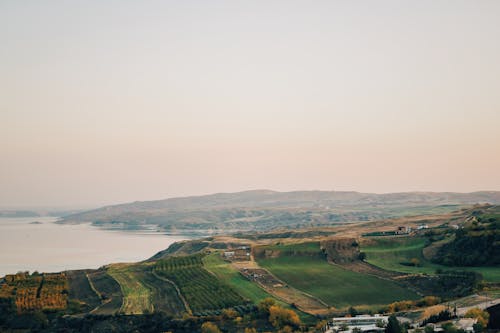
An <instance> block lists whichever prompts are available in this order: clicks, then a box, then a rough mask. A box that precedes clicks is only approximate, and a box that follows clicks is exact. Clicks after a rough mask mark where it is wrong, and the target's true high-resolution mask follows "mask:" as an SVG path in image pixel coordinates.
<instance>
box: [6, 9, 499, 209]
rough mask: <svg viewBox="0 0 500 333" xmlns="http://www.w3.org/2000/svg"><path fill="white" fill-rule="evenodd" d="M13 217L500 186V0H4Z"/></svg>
mask: <svg viewBox="0 0 500 333" xmlns="http://www.w3.org/2000/svg"><path fill="white" fill-rule="evenodd" d="M0 41H1V43H0V207H34V206H37V207H38V206H39V207H42V206H50V207H83V206H99V205H105V204H113V203H119V202H128V201H135V200H154V199H162V198H168V197H174V196H187V195H198V194H208V193H216V192H234V191H242V190H249V189H273V190H279V191H290V190H338V191H342V190H353V191H360V192H375V193H386V192H404V191H458V192H469V191H477V190H500V130H499V129H498V128H499V125H500V60H499V59H500V42H499V41H500V1H496V0H491V1H487V0H474V1H473V0H470V1H462V0H440V1H435V0H419V1H405V0H403V1H401V0H394V1H389V0H381V1H351V0H346V1H330V0H329V1H319V0H318V1H293V0H287V1H272V0H266V1H239V0H227V1H218V0H214V1H205V0H204V1H194V0H193V1H190V0H183V1H130V0H119V1H118V0H116V1H112V0H109V1H98V0H85V1H44V0H36V1H35V0H34V1H16V0H12V1H7V0H0Z"/></svg>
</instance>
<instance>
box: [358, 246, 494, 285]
mask: <svg viewBox="0 0 500 333" xmlns="http://www.w3.org/2000/svg"><path fill="white" fill-rule="evenodd" d="M371 240H372V241H373V242H374V244H371V245H368V246H363V247H362V249H361V251H363V252H365V253H366V261H367V262H369V263H370V264H372V265H375V266H378V267H380V268H383V269H386V270H390V271H395V272H402V273H426V274H434V273H435V272H436V270H438V269H441V270H444V271H446V270H461V271H464V270H465V271H474V272H477V273H481V274H482V275H483V277H484V279H485V280H486V281H489V282H500V267H449V266H444V265H439V264H434V263H432V262H430V261H428V260H426V259H425V258H424V256H423V255H422V250H423V249H424V247H425V246H426V239H425V238H424V237H390V238H372V239H371ZM412 258H416V259H418V260H419V262H420V264H419V266H407V265H404V264H402V263H407V262H409V261H410V260H411V259H412Z"/></svg>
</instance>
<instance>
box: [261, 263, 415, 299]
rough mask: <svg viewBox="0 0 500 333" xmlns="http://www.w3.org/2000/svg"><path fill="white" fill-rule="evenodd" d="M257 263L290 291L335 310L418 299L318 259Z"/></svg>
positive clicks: (365, 276) (408, 293) (402, 289)
mask: <svg viewBox="0 0 500 333" xmlns="http://www.w3.org/2000/svg"><path fill="white" fill-rule="evenodd" d="M258 262H259V264H260V265H261V266H262V267H264V268H267V269H268V270H269V271H271V272H272V273H273V274H274V275H276V276H277V277H278V278H280V279H281V280H283V281H284V282H286V283H287V284H289V285H291V286H292V287H295V288H297V289H299V290H302V291H304V292H306V293H309V294H311V295H313V296H315V297H317V298H319V299H321V300H322V301H324V302H326V303H327V304H329V305H330V306H334V307H336V308H343V307H347V306H350V305H353V306H356V305H358V306H359V305H366V306H371V305H382V304H388V303H391V302H394V301H397V300H406V299H417V298H418V296H417V295H416V294H415V293H413V292H411V291H409V290H407V289H405V288H403V287H401V286H399V285H397V284H395V283H393V282H390V281H387V280H382V279H379V278H376V277H373V276H369V275H364V274H360V273H355V272H352V271H348V270H346V269H343V268H342V267H340V266H335V265H330V264H328V263H327V262H326V261H325V260H324V259H321V258H318V257H307V256H282V257H278V258H270V259H261V260H259V261H258Z"/></svg>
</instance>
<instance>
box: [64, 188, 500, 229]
mask: <svg viewBox="0 0 500 333" xmlns="http://www.w3.org/2000/svg"><path fill="white" fill-rule="evenodd" d="M475 203H491V204H499V203H500V192H474V193H430V192H408V193H390V194H371V193H358V192H338V191H330V192H329V191H297V192H275V191H269V190H255V191H246V192H238V193H219V194H212V195H205V196H196V197H185V198H172V199H166V200H158V201H143V202H133V203H127V204H121V205H114V206H106V207H103V208H99V209H96V210H92V211H87V212H83V213H79V214H73V215H69V216H66V217H64V219H62V220H61V221H60V223H83V222H91V223H93V224H94V225H96V226H101V227H105V228H110V229H132V230H133V229H142V228H148V229H151V228H155V229H157V230H160V231H166V232H179V231H183V232H202V233H205V234H206V233H207V232H213V233H229V232H236V231H265V230H271V229H275V228H305V227H319V226H329V225H334V224H338V223H344V222H356V221H374V220H380V219H386V218H395V217H401V216H410V215H422V214H436V213H447V212H451V211H453V210H456V209H458V208H460V207H463V206H467V205H472V204H475Z"/></svg>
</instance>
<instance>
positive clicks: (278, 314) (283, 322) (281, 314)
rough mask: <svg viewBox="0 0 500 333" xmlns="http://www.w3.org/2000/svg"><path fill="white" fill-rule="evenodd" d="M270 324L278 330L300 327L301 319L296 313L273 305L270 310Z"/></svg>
mask: <svg viewBox="0 0 500 333" xmlns="http://www.w3.org/2000/svg"><path fill="white" fill-rule="evenodd" d="M269 322H270V323H271V324H272V325H273V326H274V327H275V328H277V329H280V328H284V327H285V326H293V327H299V326H300V319H299V316H298V315H297V313H295V311H293V310H288V309H284V308H282V307H281V306H278V305H272V306H271V307H270V308H269Z"/></svg>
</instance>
